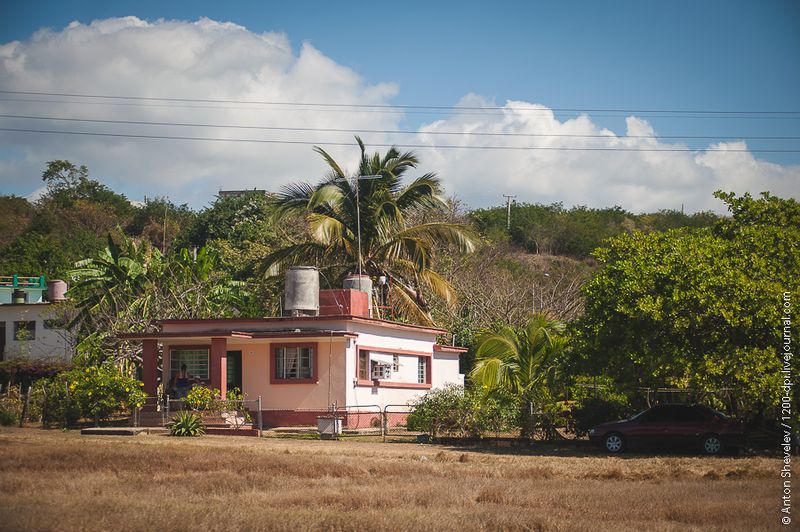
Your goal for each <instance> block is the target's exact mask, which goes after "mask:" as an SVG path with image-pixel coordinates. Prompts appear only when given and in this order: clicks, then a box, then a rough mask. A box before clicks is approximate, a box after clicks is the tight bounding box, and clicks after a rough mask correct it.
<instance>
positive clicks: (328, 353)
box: [121, 268, 466, 426]
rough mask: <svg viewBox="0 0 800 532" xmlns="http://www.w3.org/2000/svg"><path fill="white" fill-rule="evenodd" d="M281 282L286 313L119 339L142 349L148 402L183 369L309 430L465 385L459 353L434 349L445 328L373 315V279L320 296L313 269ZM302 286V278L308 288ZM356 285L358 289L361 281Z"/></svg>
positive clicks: (179, 323) (267, 417)
mask: <svg viewBox="0 0 800 532" xmlns="http://www.w3.org/2000/svg"><path fill="white" fill-rule="evenodd" d="M298 270H303V271H301V272H300V273H301V274H302V275H304V276H305V279H304V280H300V281H297V279H294V278H292V277H291V276H287V288H286V294H287V296H286V305H285V308H284V314H285V315H284V316H281V317H271V318H257V319H246V318H233V319H204V320H172V319H165V320H160V321H158V322H156V328H157V329H158V332H154V333H136V334H126V335H122V336H121V337H122V338H126V339H129V340H139V341H141V342H142V344H143V350H142V352H143V355H142V357H143V359H142V362H143V364H142V367H143V375H142V377H143V381H144V389H145V392H146V393H147V394H148V395H149V396H155V395H156V394H157V390H158V386H159V381H160V382H163V383H165V389H167V390H168V389H169V384H168V383H169V382H170V380H171V379H172V377H174V376H176V375H177V374H178V372H179V371H181V366H182V365H186V367H187V372H188V373H189V375H191V376H192V377H196V378H198V379H199V380H200V381H202V383H203V384H206V385H208V386H209V387H211V388H217V389H219V390H220V391H221V392H222V394H225V393H226V391H227V390H229V389H232V388H239V389H240V390H242V392H243V393H245V394H247V396H248V397H249V398H251V399H252V398H255V397H261V401H262V410H263V412H262V417H263V422H264V424H265V425H266V426H278V425H292V424H310V423H313V416H314V415H317V414H318V413H320V412H324V411H325V410H326V409H327V408H328V407H330V406H332V405H338V406H340V407H343V406H354V407H366V406H374V407H381V408H383V407H385V406H387V405H405V404H408V403H409V402H410V401H412V400H413V399H415V398H416V397H418V396H420V395H424V394H425V393H427V392H428V391H430V390H431V389H434V388H438V387H441V386H444V385H446V384H449V383H454V384H463V382H464V376H463V375H461V374H459V356H460V354H461V353H463V352H465V351H466V349H465V348H461V347H453V346H445V345H439V344H437V336H439V335H441V334H443V333H445V332H446V331H445V330H443V329H439V328H435V327H426V326H419V325H410V324H404V323H397V322H393V321H388V320H383V319H377V318H373V317H371V308H370V299H371V297H370V291H371V283H365V285H364V289H363V290H358V289H355V288H351V287H348V288H343V289H331V290H319V280H318V277H316V280H315V276H318V273H317V271H316V269H313V268H305V269H302V268H297V269H293V270H290V272H289V273H290V275H291V274H292V273H293V271H295V272H296V271H298ZM306 281H308V282H306ZM354 286H358V287H360V286H361V283H358V284H356V285H354Z"/></svg>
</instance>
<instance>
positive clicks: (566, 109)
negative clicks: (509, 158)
mask: <svg viewBox="0 0 800 532" xmlns="http://www.w3.org/2000/svg"><path fill="white" fill-rule="evenodd" d="M0 93H3V94H17V95H31V96H59V97H69V98H92V99H109V100H138V101H164V102H199V103H235V104H258V105H288V106H306V107H339V108H352V109H404V110H410V109H428V110H440V111H449V110H481V111H483V110H496V111H504V110H509V109H513V110H518V111H526V112H551V111H555V112H567V113H675V114H715V115H716V114H725V115H731V114H733V115H740V114H745V115H751V114H752V115H757V114H760V115H796V116H800V111H775V110H747V111H732V110H701V109H635V108H634V109H625V108H602V107H598V108H577V107H550V108H541V109H531V108H528V107H508V106H504V107H491V106H464V105H400V104H352V103H321V102H286V101H265V100H234V99H212V98H174V97H158V96H120V95H106V94H80V93H66V92H39V91H12V90H2V89H0Z"/></svg>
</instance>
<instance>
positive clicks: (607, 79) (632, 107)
mask: <svg viewBox="0 0 800 532" xmlns="http://www.w3.org/2000/svg"><path fill="white" fill-rule="evenodd" d="M289 4H290V3H287V2H274V3H273V2H240V1H235V0H232V1H227V2H204V1H195V2H169V3H167V2H151V1H146V0H145V1H142V0H140V1H137V2H127V1H118V2H107V1H102V2H101V1H83V2H74V1H58V2H47V1H41V2H10V1H7V0H0V115H2V116H0V194H16V195H20V196H25V197H31V198H33V197H35V196H36V194H38V193H40V191H41V187H42V181H41V177H40V176H41V173H42V170H43V169H44V166H45V164H46V162H47V161H49V160H53V159H68V160H70V161H72V162H74V163H76V164H85V165H87V166H88V167H89V169H90V172H91V175H92V177H93V178H95V179H98V180H100V181H102V182H103V183H105V184H107V185H108V186H109V187H111V188H112V189H114V190H116V191H119V192H122V193H124V194H126V195H127V196H128V197H129V198H130V199H132V200H137V201H141V200H143V199H144V198H145V197H151V198H152V197H156V196H166V197H168V198H169V199H170V200H172V201H173V202H175V203H188V204H189V205H190V206H192V207H193V208H202V207H203V206H205V205H208V204H210V203H212V202H213V200H214V197H215V194H216V193H217V192H218V191H219V190H222V189H224V190H230V189H243V188H259V189H267V190H272V191H278V190H280V188H281V187H282V186H284V185H286V184H288V183H291V182H296V181H308V182H317V181H319V180H320V179H321V178H322V176H323V174H324V172H325V163H324V161H323V160H322V159H321V157H320V156H319V155H317V154H316V153H314V152H313V151H312V146H313V145H315V144H317V145H320V146H321V147H323V148H324V149H326V150H327V151H329V152H330V153H331V154H332V155H333V156H334V158H336V160H338V161H339V162H341V163H342V164H343V165H344V166H345V167H346V168H348V169H350V170H354V169H355V161H356V159H357V157H358V149H357V147H356V145H355V142H354V139H353V135H354V134H359V135H360V136H361V137H362V138H363V139H364V141H365V143H366V144H367V147H368V149H370V151H373V150H380V151H385V150H386V149H387V147H388V146H390V145H392V144H395V145H398V146H400V147H401V148H402V147H404V146H405V147H410V149H413V150H414V152H415V153H416V154H417V155H418V157H419V159H420V166H419V175H421V174H423V173H426V172H436V173H437V175H438V176H439V177H440V178H441V179H442V182H443V185H444V187H445V193H446V195H448V196H455V197H457V198H459V199H460V200H461V201H463V202H464V203H465V204H466V205H468V206H469V207H473V208H477V207H487V206H493V205H499V204H501V203H503V202H504V197H503V195H504V194H505V195H514V196H516V201H519V202H528V203H555V202H561V203H563V204H564V205H565V206H568V207H569V206H573V205H587V206H590V207H610V206H614V205H618V206H621V207H622V208H625V209H627V210H630V211H633V212H652V211H656V210H660V209H681V208H684V209H685V210H686V211H687V212H695V211H701V210H713V211H717V212H723V211H724V205H723V204H722V203H721V202H720V201H719V200H716V199H715V198H713V196H712V194H713V191H714V190H717V189H722V190H726V191H733V192H736V193H737V194H742V193H745V192H750V193H752V194H757V193H759V192H761V191H764V190H768V191H771V192H772V193H773V194H776V195H779V196H783V197H795V198H798V197H800V31H798V30H797V28H800V3H798V2H795V1H793V0H787V1H766V2H740V1H713V0H707V1H704V2H687V1H682V0H675V1H672V2H640V1H609V2H592V1H583V2H578V1H560V2H555V1H553V2H504V1H495V2H492V3H487V2H463V1H462V2H448V1H442V2H416V1H406V2H402V3H396V2H393V3H389V2H339V3H331V2H313V1H308V2H302V3H294V4H292V5H289ZM3 91H4V92H3ZM98 96H103V98H100V97H98ZM108 96H113V97H114V98H108ZM299 104H305V105H299ZM309 104H311V105H309ZM212 126H214V127H212ZM220 126H225V127H220ZM165 137H169V138H165ZM176 137H180V138H176ZM187 137H191V138H192V139H195V140H189V139H187ZM764 137H771V138H764ZM775 137H779V138H775ZM197 139H201V140H197ZM209 139H213V140H209ZM224 139H227V140H224Z"/></svg>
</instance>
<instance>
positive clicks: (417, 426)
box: [408, 385, 519, 438]
mask: <svg viewBox="0 0 800 532" xmlns="http://www.w3.org/2000/svg"><path fill="white" fill-rule="evenodd" d="M518 413H519V408H518V406H517V403H516V401H515V400H514V399H513V398H511V397H509V396H507V395H505V394H503V393H502V392H501V391H499V390H497V391H493V392H488V391H486V390H482V389H466V390H465V389H464V387H463V386H456V385H448V386H445V387H444V388H440V389H438V390H434V391H432V392H430V393H428V394H426V395H425V396H423V397H422V398H420V399H419V400H418V401H417V402H416V404H415V405H414V411H413V412H412V413H411V414H409V416H408V428H409V430H415V431H421V432H425V433H427V434H428V435H429V436H430V437H431V438H436V437H439V436H445V435H448V436H455V437H460V438H463V437H470V438H482V437H483V436H484V434H485V433H487V432H494V433H498V432H503V431H506V430H509V429H511V428H513V427H514V426H515V425H516V421H517V418H518Z"/></svg>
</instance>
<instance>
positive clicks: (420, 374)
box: [417, 357, 428, 384]
mask: <svg viewBox="0 0 800 532" xmlns="http://www.w3.org/2000/svg"><path fill="white" fill-rule="evenodd" d="M417 382H418V383H419V384H425V383H427V382H428V362H427V359H426V357H417Z"/></svg>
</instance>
